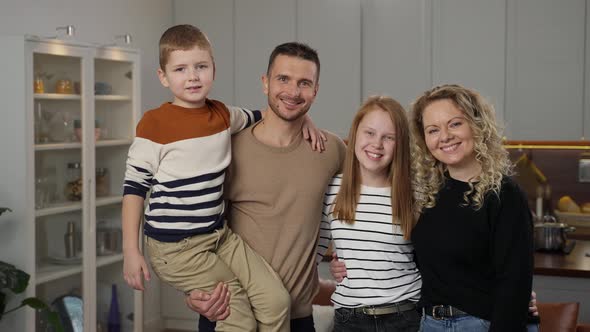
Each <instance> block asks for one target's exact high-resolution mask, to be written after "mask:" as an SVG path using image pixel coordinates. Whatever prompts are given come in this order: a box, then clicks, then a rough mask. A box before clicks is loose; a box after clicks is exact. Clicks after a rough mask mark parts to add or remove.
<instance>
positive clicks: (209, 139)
mask: <svg viewBox="0 0 590 332" xmlns="http://www.w3.org/2000/svg"><path fill="white" fill-rule="evenodd" d="M260 117H261V116H260V112H259V111H249V110H245V109H241V108H237V107H226V106H225V105H224V104H222V103H221V102H218V101H214V100H207V102H206V105H205V106H204V107H202V108H198V109H187V108H184V107H180V106H177V105H173V104H170V103H166V104H163V105H162V106H160V107H159V108H157V109H154V110H151V111H149V112H146V113H145V114H144V116H143V118H142V119H141V121H140V122H139V124H138V125H137V131H136V135H137V136H136V137H135V139H134V141H133V144H132V145H131V147H130V149H129V155H128V158H127V170H126V173H125V182H124V187H123V189H124V193H123V194H124V195H138V196H141V197H144V198H145V197H146V196H147V193H148V192H149V191H150V190H151V194H150V197H149V200H148V204H147V206H146V209H145V224H144V232H145V234H146V235H147V236H150V237H152V238H154V239H156V240H158V241H163V242H177V241H179V240H181V239H183V238H186V237H189V236H193V235H196V234H204V233H209V232H211V231H213V230H215V229H218V228H220V227H222V226H223V222H224V212H225V208H224V207H225V205H224V202H223V183H224V179H225V171H226V168H227V167H228V166H229V163H230V161H231V134H233V133H236V132H238V131H240V130H242V129H244V128H246V127H247V126H249V125H250V124H251V123H254V122H256V121H258V120H259V119H260Z"/></svg>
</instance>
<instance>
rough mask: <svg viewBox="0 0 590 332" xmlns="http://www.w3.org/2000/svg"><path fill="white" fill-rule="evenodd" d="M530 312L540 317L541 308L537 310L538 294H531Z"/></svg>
mask: <svg viewBox="0 0 590 332" xmlns="http://www.w3.org/2000/svg"><path fill="white" fill-rule="evenodd" d="M529 312H530V313H531V314H532V315H533V316H539V308H537V293H535V291H532V292H531V300H530V301H529Z"/></svg>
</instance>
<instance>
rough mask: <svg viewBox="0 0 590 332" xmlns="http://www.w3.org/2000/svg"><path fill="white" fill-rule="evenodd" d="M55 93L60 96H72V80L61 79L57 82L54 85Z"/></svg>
mask: <svg viewBox="0 0 590 332" xmlns="http://www.w3.org/2000/svg"><path fill="white" fill-rule="evenodd" d="M55 93H61V94H72V93H74V85H73V84H72V80H70V79H68V78H62V79H59V80H57V82H56V83H55Z"/></svg>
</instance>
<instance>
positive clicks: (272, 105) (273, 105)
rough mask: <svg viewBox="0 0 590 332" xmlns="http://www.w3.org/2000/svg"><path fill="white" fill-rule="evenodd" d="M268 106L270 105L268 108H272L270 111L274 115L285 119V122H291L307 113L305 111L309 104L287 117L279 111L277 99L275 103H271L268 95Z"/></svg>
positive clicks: (309, 106) (307, 109)
mask: <svg viewBox="0 0 590 332" xmlns="http://www.w3.org/2000/svg"><path fill="white" fill-rule="evenodd" d="M268 106H270V109H271V110H272V112H273V113H274V114H275V115H276V116H278V117H279V118H280V119H281V120H283V121H287V122H293V121H297V120H299V119H300V118H301V117H302V116H304V115H305V114H307V112H308V111H309V109H310V108H311V105H308V106H307V108H302V109H301V110H300V111H299V112H297V113H296V114H293V115H292V116H291V117H287V116H285V115H284V114H282V113H281V112H280V106H279V101H277V102H276V103H273V102H272V100H271V98H270V97H268Z"/></svg>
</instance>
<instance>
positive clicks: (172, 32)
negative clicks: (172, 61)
mask: <svg viewBox="0 0 590 332" xmlns="http://www.w3.org/2000/svg"><path fill="white" fill-rule="evenodd" d="M194 47H198V48H200V49H201V50H205V51H208V52H209V54H210V55H211V60H213V49H212V47H211V42H210V41H209V38H207V35H205V33H204V32H203V31H201V30H200V29H199V28H197V27H195V26H193V25H190V24H180V25H175V26H173V27H171V28H169V29H168V30H166V31H165V32H164V34H162V37H160V69H162V70H165V69H166V64H167V63H168V58H169V57H170V53H172V52H173V51H179V50H180V51H186V50H190V49H192V48H194Z"/></svg>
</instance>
